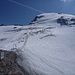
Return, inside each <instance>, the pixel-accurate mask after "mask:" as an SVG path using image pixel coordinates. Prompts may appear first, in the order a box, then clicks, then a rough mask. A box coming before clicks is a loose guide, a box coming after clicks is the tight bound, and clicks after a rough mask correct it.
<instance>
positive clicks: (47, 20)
mask: <svg viewBox="0 0 75 75" xmlns="http://www.w3.org/2000/svg"><path fill="white" fill-rule="evenodd" d="M51 23H52V25H53V24H57V23H59V24H60V25H75V16H74V15H68V14H63V13H44V14H40V15H37V16H36V17H35V18H34V19H33V21H32V22H31V23H30V24H33V25H35V24H46V25H51Z"/></svg>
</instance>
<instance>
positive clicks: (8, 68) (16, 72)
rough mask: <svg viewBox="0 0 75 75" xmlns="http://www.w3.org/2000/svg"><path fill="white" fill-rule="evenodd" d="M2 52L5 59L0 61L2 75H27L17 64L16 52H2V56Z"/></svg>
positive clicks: (0, 51) (0, 74)
mask: <svg viewBox="0 0 75 75" xmlns="http://www.w3.org/2000/svg"><path fill="white" fill-rule="evenodd" d="M2 52H4V57H3V58H2V59H0V75H26V74H25V73H24V72H23V71H22V69H21V67H19V65H18V64H17V63H16V58H17V55H16V53H15V52H12V51H3V50H0V54H1V53H2ZM0 56H1V55H0Z"/></svg>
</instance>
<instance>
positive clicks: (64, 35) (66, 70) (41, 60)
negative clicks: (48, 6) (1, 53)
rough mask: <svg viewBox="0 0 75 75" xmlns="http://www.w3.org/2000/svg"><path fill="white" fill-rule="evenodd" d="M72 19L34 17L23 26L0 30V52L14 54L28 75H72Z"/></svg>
mask: <svg viewBox="0 0 75 75" xmlns="http://www.w3.org/2000/svg"><path fill="white" fill-rule="evenodd" d="M74 24H75V16H74V15H68V14H61V13H44V14H40V15H37V16H36V17H35V19H34V20H33V21H32V22H31V23H30V25H27V26H1V27H0V49H3V50H12V51H16V52H17V54H18V56H19V57H18V59H17V62H18V63H19V65H20V66H22V67H23V68H24V69H25V70H26V71H27V72H28V73H29V74H30V75H75V25H74Z"/></svg>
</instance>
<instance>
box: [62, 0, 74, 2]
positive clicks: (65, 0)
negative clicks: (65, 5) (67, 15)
mask: <svg viewBox="0 0 75 75" xmlns="http://www.w3.org/2000/svg"><path fill="white" fill-rule="evenodd" d="M61 1H63V2H68V1H73V0H61Z"/></svg>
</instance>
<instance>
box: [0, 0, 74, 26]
mask: <svg viewBox="0 0 75 75" xmlns="http://www.w3.org/2000/svg"><path fill="white" fill-rule="evenodd" d="M13 1H15V2H18V3H15V2H13ZM19 3H20V4H19ZM26 5H27V6H26ZM42 12H43V13H65V14H73V15H75V0H0V24H5V25H12V24H23V25H27V24H29V23H30V22H31V21H32V20H33V19H34V17H35V16H36V15H38V14H41V13H42Z"/></svg>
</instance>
